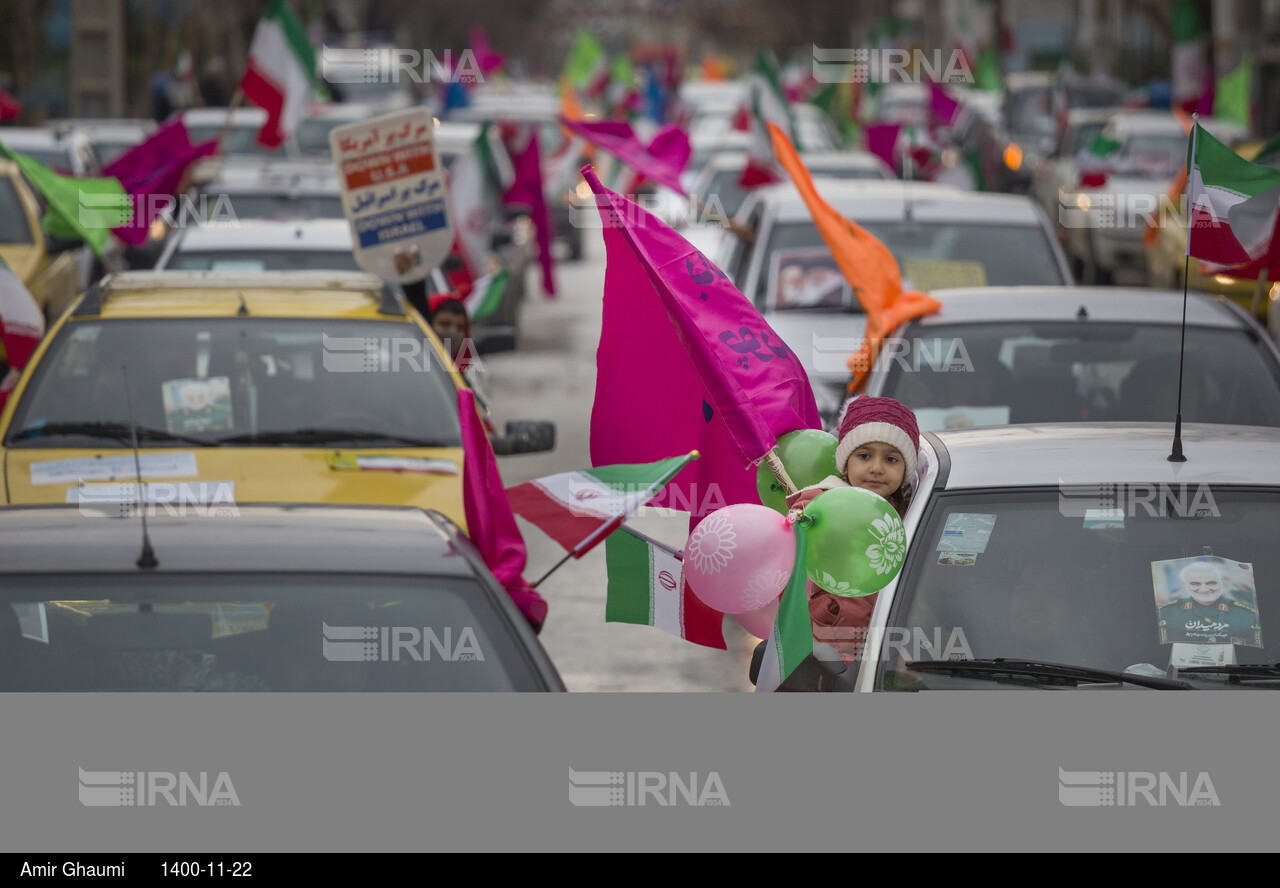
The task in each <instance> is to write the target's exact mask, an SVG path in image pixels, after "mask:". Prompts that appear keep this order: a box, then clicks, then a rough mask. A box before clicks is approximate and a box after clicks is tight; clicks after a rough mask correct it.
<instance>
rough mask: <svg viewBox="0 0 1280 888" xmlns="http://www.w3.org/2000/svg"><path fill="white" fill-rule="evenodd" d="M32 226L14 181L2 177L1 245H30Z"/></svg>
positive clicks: (0, 192)
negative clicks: (28, 221)
mask: <svg viewBox="0 0 1280 888" xmlns="http://www.w3.org/2000/svg"><path fill="white" fill-rule="evenodd" d="M29 243H33V241H32V239H31V226H30V225H28V224H27V213H26V211H25V210H24V209H23V206H22V199H21V197H20V196H19V195H18V189H17V188H16V187H15V186H14V184H13V180H12V179H10V178H8V177H7V176H0V244H29Z"/></svg>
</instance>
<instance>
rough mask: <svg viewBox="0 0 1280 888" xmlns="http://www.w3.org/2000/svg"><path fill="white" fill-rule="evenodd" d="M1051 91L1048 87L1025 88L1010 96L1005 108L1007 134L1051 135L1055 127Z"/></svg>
mask: <svg viewBox="0 0 1280 888" xmlns="http://www.w3.org/2000/svg"><path fill="white" fill-rule="evenodd" d="M1052 100H1053V90H1052V89H1050V88H1049V87H1048V86H1037V87H1027V88H1025V89H1020V90H1018V91H1017V92H1014V93H1012V94H1010V96H1009V98H1008V103H1007V104H1006V106H1005V119H1006V120H1007V121H1008V122H1009V132H1011V133H1015V134H1029V135H1037V136H1047V135H1052V134H1053V131H1054V127H1055V126H1056V125H1057V123H1056V121H1055V120H1054V116H1053V108H1052Z"/></svg>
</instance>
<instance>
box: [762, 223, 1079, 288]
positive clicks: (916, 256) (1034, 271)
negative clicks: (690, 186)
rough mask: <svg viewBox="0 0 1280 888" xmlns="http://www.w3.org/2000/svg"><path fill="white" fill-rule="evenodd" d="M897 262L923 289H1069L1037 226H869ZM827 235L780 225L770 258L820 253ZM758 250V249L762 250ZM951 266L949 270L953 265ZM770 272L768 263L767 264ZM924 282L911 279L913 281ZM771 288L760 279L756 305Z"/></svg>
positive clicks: (772, 239) (773, 234)
mask: <svg viewBox="0 0 1280 888" xmlns="http://www.w3.org/2000/svg"><path fill="white" fill-rule="evenodd" d="M861 224H862V226H863V227H864V228H866V229H867V230H868V231H870V232H871V233H872V234H873V235H875V236H876V237H877V238H879V239H880V240H881V241H882V242H883V243H884V245H885V246H886V247H888V248H889V252H891V253H893V256H894V258H895V259H897V260H898V266H899V268H901V269H902V272H903V278H904V281H903V283H904V284H905V285H908V286H910V285H914V286H917V287H919V288H921V289H926V290H927V289H932V288H937V287H945V286H959V285H961V284H960V282H961V281H963V282H964V285H966V286H969V285H971V286H1019V285H1032V284H1048V285H1054V284H1064V283H1066V281H1064V280H1063V279H1062V270H1061V269H1060V268H1059V267H1058V263H1057V260H1056V259H1055V257H1054V253H1053V248H1052V247H1051V246H1050V244H1049V240H1048V237H1047V236H1046V235H1045V233H1044V231H1043V230H1042V229H1041V228H1040V227H1039V226H1035V225H977V224H960V223H946V224H939V223H932V222H929V223H924V222H917V223H905V222H866V223H861ZM823 245H824V241H823V240H822V235H821V234H819V233H818V228H817V226H816V225H814V224H813V222H812V220H805V221H801V222H787V223H776V224H775V225H774V226H773V228H772V230H771V231H770V232H769V239H768V243H767V244H766V245H765V250H766V252H765V255H766V256H771V255H772V254H773V253H774V252H775V251H777V250H785V249H792V248H795V247H821V246H823ZM757 249H759V247H758V246H757ZM948 263H949V264H948ZM765 267H766V268H767V267H768V263H767V262H766V263H765ZM913 273H914V275H915V277H917V278H919V280H918V281H914V280H913V279H912V275H913ZM767 283H768V277H767V275H763V274H762V275H761V276H760V280H759V282H758V283H757V286H756V293H755V298H756V302H757V305H763V304H764V297H765V292H766V287H767Z"/></svg>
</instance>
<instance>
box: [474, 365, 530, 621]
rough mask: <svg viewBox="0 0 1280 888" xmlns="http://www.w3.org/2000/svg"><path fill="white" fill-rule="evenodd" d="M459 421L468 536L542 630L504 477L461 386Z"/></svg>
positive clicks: (477, 417) (476, 415)
mask: <svg viewBox="0 0 1280 888" xmlns="http://www.w3.org/2000/svg"><path fill="white" fill-rule="evenodd" d="M458 421H459V423H460V425H461V427H462V506H463V511H464V513H465V514H466V516H467V533H468V535H469V536H470V537H471V541H472V542H473V543H475V546H476V548H477V549H479V550H480V554H481V556H483V558H484V563H485V565H486V566H487V567H488V568H489V570H490V571H491V572H492V573H493V575H494V577H495V578H496V579H497V580H498V582H499V583H501V584H502V587H503V588H504V589H506V590H507V594H508V595H510V596H511V600H512V601H514V602H515V604H516V607H518V608H520V613H522V614H524V616H525V619H527V620H528V621H529V623H530V625H532V626H533V627H534V629H535V630H536V629H541V628H542V624H543V622H545V621H546V619H547V602H546V601H545V600H544V599H543V597H542V596H541V595H539V594H538V591H537V590H536V589H534V588H533V587H532V586H530V585H529V584H528V583H527V582H526V581H525V578H524V576H523V573H524V567H525V561H526V559H527V557H528V556H527V553H526V550H525V547H524V538H523V537H522V536H520V528H519V527H518V526H517V525H516V516H515V515H514V514H512V512H511V503H510V502H508V500H507V494H506V491H505V490H503V487H502V474H501V472H499V471H498V459H497V457H496V456H494V454H493V445H492V444H490V443H489V437H488V435H486V434H485V429H484V423H483V422H482V421H481V419H480V415H479V414H478V413H476V395H475V392H473V391H471V389H469V388H467V387H466V386H459V387H458Z"/></svg>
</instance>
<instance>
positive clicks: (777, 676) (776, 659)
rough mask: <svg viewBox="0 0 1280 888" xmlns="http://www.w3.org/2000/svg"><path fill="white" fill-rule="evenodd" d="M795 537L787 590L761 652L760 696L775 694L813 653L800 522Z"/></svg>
mask: <svg viewBox="0 0 1280 888" xmlns="http://www.w3.org/2000/svg"><path fill="white" fill-rule="evenodd" d="M793 529H794V530H795V534H796V566H795V568H793V569H792V571H791V579H790V580H789V581H788V582H787V588H785V589H783V590H782V603H781V604H779V605H778V615H777V616H776V617H775V618H774V622H773V631H772V632H770V633H769V643H768V645H767V646H766V647H765V649H764V660H763V661H762V662H761V664H760V675H759V676H758V677H757V679H756V690H757V691H759V692H765V691H776V690H777V689H778V686H779V685H780V684H782V683H783V682H784V681H786V680H787V677H788V676H789V675H791V673H793V672H795V671H796V667H797V666H799V665H800V663H801V662H802V661H803V660H804V658H805V657H807V656H809V655H810V654H812V653H813V621H812V619H811V617H810V616H809V598H808V595H807V594H806V592H805V579H806V574H805V569H804V561H805V554H806V553H807V551H808V541H807V539H806V538H805V528H804V525H802V524H801V523H800V522H796V523H795V524H794V525H793Z"/></svg>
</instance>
